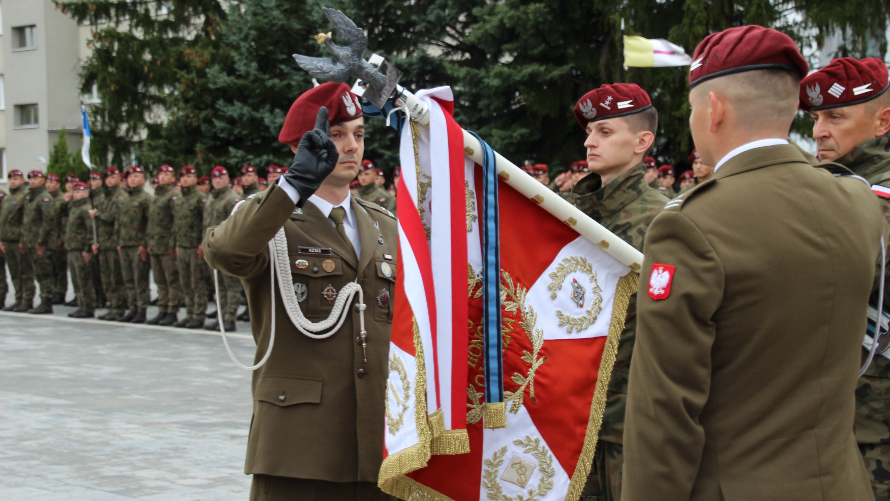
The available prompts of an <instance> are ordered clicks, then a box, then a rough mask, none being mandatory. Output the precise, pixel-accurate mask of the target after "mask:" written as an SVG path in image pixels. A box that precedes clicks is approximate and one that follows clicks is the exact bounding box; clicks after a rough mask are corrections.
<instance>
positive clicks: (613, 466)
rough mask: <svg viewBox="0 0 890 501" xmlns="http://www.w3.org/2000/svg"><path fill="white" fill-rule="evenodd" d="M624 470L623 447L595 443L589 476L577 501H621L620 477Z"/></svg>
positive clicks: (620, 445) (599, 442) (606, 443)
mask: <svg viewBox="0 0 890 501" xmlns="http://www.w3.org/2000/svg"><path fill="white" fill-rule="evenodd" d="M623 470H624V446H623V445H622V444H613V443H612V442H603V441H602V440H599V441H597V443H596V453H595V455H594V458H593V464H592V465H591V466H590V475H588V476H587V483H586V484H585V485H584V489H583V490H582V491H581V497H580V499H579V501H618V500H620V499H621V477H622V476H623Z"/></svg>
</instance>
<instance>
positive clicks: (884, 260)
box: [859, 237, 887, 377]
mask: <svg viewBox="0 0 890 501" xmlns="http://www.w3.org/2000/svg"><path fill="white" fill-rule="evenodd" d="M886 263H887V248H886V247H885V246H884V237H881V278H880V279H879V280H880V284H881V285H880V286H879V287H880V289H878V308H877V310H878V314H877V315H876V316H875V337H874V340H873V341H872V342H871V349H870V350H868V358H867V359H866V360H865V364H863V365H862V368H861V369H859V377H862V375H863V374H865V371H867V370H868V366H869V365H871V361H872V360H873V359H874V358H875V352H876V351H877V349H878V340H879V339H881V313H882V312H883V311H884V273H885V272H886ZM884 334H887V333H886V332H885V333H884Z"/></svg>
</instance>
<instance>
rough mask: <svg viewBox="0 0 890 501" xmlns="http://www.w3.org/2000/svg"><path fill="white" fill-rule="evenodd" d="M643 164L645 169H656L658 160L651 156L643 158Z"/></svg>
mask: <svg viewBox="0 0 890 501" xmlns="http://www.w3.org/2000/svg"><path fill="white" fill-rule="evenodd" d="M643 165H645V166H646V168H647V169H657V168H658V162H657V161H656V160H655V159H654V158H652V157H646V158H644V159H643Z"/></svg>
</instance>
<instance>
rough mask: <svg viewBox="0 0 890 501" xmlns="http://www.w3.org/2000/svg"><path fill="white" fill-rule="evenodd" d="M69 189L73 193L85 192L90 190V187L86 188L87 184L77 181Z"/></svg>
mask: <svg viewBox="0 0 890 501" xmlns="http://www.w3.org/2000/svg"><path fill="white" fill-rule="evenodd" d="M71 189H72V190H74V191H86V190H88V189H90V187H89V186H87V183H84V182H83V181H78V182H76V183H74V186H72V187H71Z"/></svg>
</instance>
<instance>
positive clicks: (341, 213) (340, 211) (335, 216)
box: [330, 207, 355, 256]
mask: <svg viewBox="0 0 890 501" xmlns="http://www.w3.org/2000/svg"><path fill="white" fill-rule="evenodd" d="M330 218H331V220H332V221H333V222H334V223H335V224H336V225H337V233H339V234H340V238H342V239H343V241H344V242H346V246H347V247H348V248H349V250H351V251H352V255H353V256H355V247H353V246H352V240H350V239H349V237H348V236H346V227H345V226H343V220H344V219H346V209H344V208H343V207H334V208H333V209H331V215H330Z"/></svg>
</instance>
